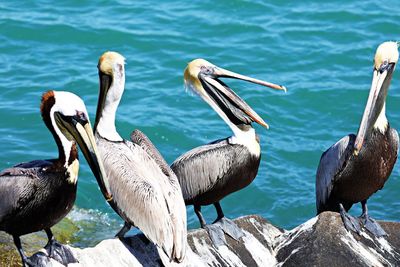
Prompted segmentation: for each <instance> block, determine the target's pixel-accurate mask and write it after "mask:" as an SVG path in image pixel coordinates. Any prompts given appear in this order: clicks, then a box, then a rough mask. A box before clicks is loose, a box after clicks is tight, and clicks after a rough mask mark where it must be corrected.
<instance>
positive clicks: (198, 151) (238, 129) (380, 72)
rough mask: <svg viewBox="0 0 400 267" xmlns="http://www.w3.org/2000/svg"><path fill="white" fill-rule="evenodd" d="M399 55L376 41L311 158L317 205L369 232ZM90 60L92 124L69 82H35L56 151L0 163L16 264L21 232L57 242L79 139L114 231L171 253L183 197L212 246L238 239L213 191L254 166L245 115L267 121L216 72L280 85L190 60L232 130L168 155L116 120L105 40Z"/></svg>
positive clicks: (71, 198)
mask: <svg viewBox="0 0 400 267" xmlns="http://www.w3.org/2000/svg"><path fill="white" fill-rule="evenodd" d="M398 58H399V53H398V43H396V42H385V43H382V44H381V45H380V46H379V47H378V48H377V50H376V54H375V57H374V65H373V77H372V83H371V88H370V92H369V96H368V100H367V104H366V106H365V110H364V114H363V116H362V118H361V123H360V126H359V129H358V132H357V134H356V135H354V134H349V135H347V136H345V137H343V138H342V139H340V140H339V141H338V142H336V143H335V144H334V145H332V146H331V147H330V148H329V149H328V150H326V151H325V152H324V153H323V154H322V156H321V159H320V162H319V166H318V169H317V174H316V208H317V214H319V213H321V212H324V211H335V212H339V213H340V215H341V218H342V220H343V224H344V226H345V228H346V229H347V230H348V231H350V232H355V233H358V234H360V232H361V230H362V228H365V229H367V230H368V231H369V232H370V233H371V234H373V235H374V236H376V237H381V236H385V235H386V233H385V231H384V230H383V229H382V227H381V226H380V225H379V224H378V223H377V222H376V221H375V220H374V219H372V218H371V217H370V216H369V215H368V209H367V200H368V199H369V197H370V196H371V195H372V194H373V193H375V192H376V191H378V190H380V189H382V188H383V186H384V184H385V182H386V181H387V179H388V178H389V176H390V174H391V172H392V169H393V167H394V164H395V162H396V160H397V154H398V145H399V136H398V133H397V131H396V130H395V129H393V128H391V126H390V124H389V122H388V120H387V118H386V115H385V112H386V109H385V107H386V105H385V102H386V97H387V94H388V91H389V85H390V82H391V79H392V75H393V72H394V70H395V67H396V64H397V61H398ZM97 68H98V74H99V82H100V90H99V98H98V104H97V112H96V119H95V123H94V127H93V129H92V128H91V124H90V121H89V115H88V113H87V111H86V107H85V104H84V103H83V101H82V99H81V98H79V97H78V96H76V95H75V94H73V93H70V92H64V91H48V92H45V93H44V94H43V96H42V101H41V105H40V112H41V115H42V118H43V121H44V123H45V125H46V127H47V128H48V130H49V131H50V132H51V134H52V135H53V138H54V140H55V142H56V144H57V148H58V157H57V158H56V159H48V160H33V161H31V162H24V163H19V164H17V165H15V166H13V167H11V168H8V169H5V170H3V171H2V172H0V195H1V199H0V230H1V231H5V232H7V233H8V234H10V235H11V236H12V237H13V240H14V243H15V246H16V247H17V249H18V252H19V254H20V256H21V259H22V264H23V265H24V266H35V263H34V262H32V261H31V259H30V258H29V257H28V256H27V255H26V254H25V252H24V250H23V248H22V246H21V241H20V236H21V235H25V234H29V233H32V232H36V231H41V230H44V231H45V232H46V234H47V237H48V243H47V245H46V247H47V248H49V251H50V253H49V257H52V256H53V253H56V251H54V250H55V248H53V247H54V244H55V243H57V241H56V239H55V238H54V236H53V234H52V231H51V227H52V226H54V225H55V224H57V223H58V222H59V221H60V220H61V219H62V218H64V217H65V216H66V215H67V214H68V212H69V211H70V210H71V209H72V207H73V205H74V202H75V198H76V192H77V181H78V172H79V160H78V147H79V148H80V149H81V150H82V153H83V155H84V157H85V159H86V161H87V163H88V164H89V166H90V168H91V170H92V172H93V175H94V177H95V178H96V181H97V182H98V184H99V187H100V191H101V193H102V194H103V196H104V198H105V200H106V201H107V202H108V203H109V205H110V206H111V207H112V209H114V211H115V212H116V213H117V214H118V215H119V216H120V217H121V219H122V220H123V222H124V225H123V227H122V228H121V230H120V231H119V232H118V233H116V237H118V238H120V239H121V240H123V238H124V235H125V234H126V232H127V231H129V229H130V228H131V227H132V226H134V227H137V228H138V229H139V230H140V231H142V232H143V234H144V235H145V236H146V237H147V239H148V240H149V241H151V242H152V243H153V244H154V245H155V246H156V247H157V250H158V252H159V254H160V257H161V256H162V257H161V258H163V257H164V258H167V259H168V261H171V262H175V263H180V262H182V261H183V260H184V259H185V254H186V250H187V247H188V244H187V238H186V236H187V225H186V207H185V205H193V207H194V212H195V214H196V215H197V217H198V219H199V222H200V225H201V227H202V228H204V229H206V230H207V232H208V234H209V236H210V238H211V240H212V242H213V245H214V246H223V245H225V244H226V240H225V234H227V235H229V236H230V237H232V238H233V239H236V240H238V239H240V238H241V237H242V236H243V232H242V230H241V229H240V227H239V226H237V225H236V224H235V223H234V222H233V221H231V220H229V219H228V218H226V217H225V215H224V213H223V211H222V207H221V205H220V201H221V200H222V199H223V198H224V197H225V196H227V195H229V194H231V193H233V192H236V191H238V190H241V189H243V188H244V187H246V186H248V185H249V184H250V183H251V182H252V181H253V180H254V178H255V177H256V175H257V172H258V168H259V165H260V161H261V147H260V139H259V137H258V135H257V134H256V132H255V129H254V128H253V127H252V123H253V122H255V123H258V124H260V125H261V126H263V127H265V128H268V124H267V123H266V122H265V121H264V120H263V119H262V118H261V117H260V116H259V115H258V114H257V113H256V112H255V111H254V110H253V109H252V108H251V107H250V106H249V105H248V104H247V103H246V102H245V101H244V100H243V99H242V98H240V97H239V96H238V95H237V94H236V93H235V92H234V91H233V90H232V89H231V88H230V87H229V86H228V85H227V84H225V83H224V82H223V81H222V80H221V79H224V78H231V79H239V80H243V81H247V82H251V83H255V84H258V85H260V86H265V87H269V88H272V89H276V90H283V91H286V88H285V87H284V86H281V85H276V84H273V83H269V82H265V81H262V80H258V79H254V78H250V77H247V76H244V75H240V74H237V73H234V72H231V71H228V70H225V69H223V68H220V67H218V66H215V65H213V64H212V63H210V62H208V61H206V60H204V59H196V60H193V61H191V62H190V63H189V64H188V66H187V68H186V69H185V71H184V82H185V86H186V88H188V89H189V90H191V91H193V92H195V93H196V94H197V95H199V96H200V97H201V98H202V99H203V100H204V101H205V102H207V103H208V104H209V105H210V106H211V107H212V108H213V109H214V111H215V112H217V113H218V115H219V116H220V117H221V118H222V119H223V120H224V122H225V123H226V124H227V125H228V126H229V127H230V128H231V130H232V132H233V134H232V136H230V137H225V138H222V139H218V140H216V141H213V142H210V143H208V144H205V145H202V146H200V147H196V148H192V149H191V150H189V151H188V152H186V153H184V154H183V155H181V156H180V157H178V158H177V159H176V160H175V161H174V162H173V163H172V164H171V165H168V164H167V162H166V161H165V160H164V158H163V157H162V155H161V154H160V152H159V151H158V150H157V148H156V147H155V146H154V145H153V143H152V142H151V141H150V139H149V138H148V137H147V136H146V135H145V134H144V133H143V132H141V131H140V130H134V131H133V132H132V133H131V135H130V140H126V139H123V138H122V137H121V136H120V135H119V133H118V132H117V130H116V127H115V116H116V111H117V108H118V105H119V102H120V100H121V97H122V94H123V92H124V88H125V58H124V57H123V56H122V55H120V54H119V53H116V52H105V53H104V54H103V55H102V56H101V57H100V59H99V62H98V65H97ZM188 149H189V148H188ZM356 203H361V205H362V215H361V216H360V217H353V216H351V215H350V214H349V213H348V211H349V209H350V208H351V207H352V205H353V204H356ZM211 204H213V205H214V206H215V209H216V213H217V218H216V220H215V221H214V222H213V223H212V224H207V223H206V221H205V219H204V217H203V215H202V213H201V207H202V206H207V205H211ZM57 244H58V243H57ZM58 246H62V245H61V244H58ZM161 254H162V255H161Z"/></svg>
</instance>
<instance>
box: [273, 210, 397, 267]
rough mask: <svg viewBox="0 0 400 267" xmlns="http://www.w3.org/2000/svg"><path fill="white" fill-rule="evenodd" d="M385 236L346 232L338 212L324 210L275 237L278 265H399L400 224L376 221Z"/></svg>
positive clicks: (364, 232)
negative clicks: (378, 236) (377, 236)
mask: <svg viewBox="0 0 400 267" xmlns="http://www.w3.org/2000/svg"><path fill="white" fill-rule="evenodd" d="M379 223H380V225H381V226H382V227H383V229H384V230H385V231H386V233H388V234H389V236H388V237H380V238H375V237H374V236H372V235H371V234H370V233H369V232H367V231H364V230H363V231H362V232H361V235H358V234H355V233H349V232H348V231H347V230H346V229H345V228H344V227H343V223H342V220H341V218H340V215H339V214H338V213H333V212H324V213H322V214H321V215H320V216H319V217H316V218H313V219H311V220H309V221H308V222H306V223H304V224H302V225H300V226H299V227H297V228H295V229H293V230H292V231H290V232H286V233H284V234H282V235H281V236H279V237H278V238H277V240H276V241H277V242H276V244H277V246H276V247H275V251H276V258H277V261H278V262H279V263H280V264H281V266H400V224H399V223H393V222H379Z"/></svg>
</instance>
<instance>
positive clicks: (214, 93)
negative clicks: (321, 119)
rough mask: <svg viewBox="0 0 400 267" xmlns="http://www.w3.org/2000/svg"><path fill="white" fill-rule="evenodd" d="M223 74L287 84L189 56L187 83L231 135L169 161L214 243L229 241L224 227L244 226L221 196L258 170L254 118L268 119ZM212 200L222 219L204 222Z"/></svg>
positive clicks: (233, 232) (236, 231) (231, 232)
mask: <svg viewBox="0 0 400 267" xmlns="http://www.w3.org/2000/svg"><path fill="white" fill-rule="evenodd" d="M219 78H233V79H240V80H244V81H248V82H252V83H256V84H260V85H263V86H268V87H271V88H274V89H279V90H286V88H285V87H283V86H279V85H275V84H272V83H268V82H264V81H261V80H256V79H253V78H250V77H246V76H243V75H240V74H236V73H233V72H231V71H228V70H225V69H222V68H219V67H217V66H215V65H213V64H211V63H210V62H207V61H206V60H203V59H196V60H193V61H192V62H190V63H189V64H188V66H187V68H186V70H185V73H184V80H185V85H186V87H187V88H189V89H191V90H193V91H194V92H195V93H197V94H198V95H200V96H201V97H202V98H203V99H204V101H206V102H207V103H208V104H209V105H210V106H211V107H212V108H213V109H214V110H215V111H216V112H217V113H218V115H220V116H221V118H222V119H223V120H224V121H225V123H226V124H228V126H229V127H230V128H231V129H232V131H233V134H234V135H233V136H231V137H228V138H225V139H220V140H217V141H214V142H212V143H209V144H207V145H203V146H200V147H197V148H194V149H192V150H190V151H189V152H187V153H185V154H183V155H181V156H180V157H179V158H178V159H176V160H175V161H174V163H173V164H172V165H171V168H172V170H173V171H174V172H175V173H176V175H177V177H178V180H179V183H180V185H181V188H182V193H183V197H184V199H185V203H186V205H193V206H194V211H195V213H196V215H197V217H198V218H199V221H200V224H201V227H202V228H206V229H207V231H208V232H209V234H210V237H211V239H212V240H213V242H214V244H216V245H219V244H223V243H224V242H225V238H224V235H223V233H222V232H221V231H225V232H226V233H228V234H229V235H230V236H232V237H233V238H235V239H238V238H240V236H241V235H242V232H241V231H240V229H239V228H238V227H237V226H236V225H235V224H234V223H233V222H232V221H230V220H228V219H227V218H225V217H224V213H223V211H222V208H221V205H220V203H219V201H220V200H221V199H222V198H224V197H225V196H227V195H229V194H231V193H233V192H236V191H238V190H240V189H242V188H244V187H246V186H247V185H249V184H250V183H251V182H252V181H253V179H254V178H255V177H256V175H257V171H258V167H259V165H260V158H261V151H260V144H259V139H258V136H257V135H256V133H255V131H254V128H253V127H252V126H251V123H252V122H256V123H258V124H260V125H262V126H264V127H266V128H268V125H267V123H265V122H264V120H263V119H262V118H261V117H260V116H259V115H258V114H257V113H256V112H255V111H253V109H252V108H251V107H250V106H249V105H248V104H247V103H246V102H244V101H243V100H242V99H241V98H240V97H239V96H238V95H237V94H235V92H233V91H232V90H231V89H230V88H229V87H228V86H227V85H226V84H224V83H223V82H222V81H221V80H220V79H219ZM210 204H214V206H215V208H216V211H217V214H218V217H217V219H216V220H215V221H214V223H216V222H218V221H219V222H220V224H221V226H222V227H219V225H217V224H215V225H206V221H205V220H204V218H203V216H202V214H201V206H205V205H210Z"/></svg>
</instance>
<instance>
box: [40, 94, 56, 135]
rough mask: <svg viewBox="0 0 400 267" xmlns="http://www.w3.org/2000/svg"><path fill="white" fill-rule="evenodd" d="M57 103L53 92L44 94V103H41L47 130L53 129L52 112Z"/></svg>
mask: <svg viewBox="0 0 400 267" xmlns="http://www.w3.org/2000/svg"><path fill="white" fill-rule="evenodd" d="M55 103H56V98H55V96H54V91H53V90H49V91H47V92H45V93H43V95H42V101H41V103H40V113H41V115H42V119H43V121H44V122H45V124H46V126H47V128H50V127H51V119H50V110H51V108H52V107H53V106H54V104H55Z"/></svg>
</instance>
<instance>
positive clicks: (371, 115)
mask: <svg viewBox="0 0 400 267" xmlns="http://www.w3.org/2000/svg"><path fill="white" fill-rule="evenodd" d="M394 67H395V64H394V63H390V64H388V65H387V66H386V67H384V68H380V69H379V70H377V69H375V70H374V73H373V78H372V84H371V89H370V91H369V96H368V100H367V105H366V106H365V110H364V114H363V117H362V119H361V123H360V128H359V129H358V133H357V137H356V141H355V143H354V155H356V156H357V155H358V154H359V153H360V150H361V148H362V146H363V144H364V140H365V137H366V136H367V135H368V133H369V132H370V131H371V129H372V128H373V126H374V124H375V122H376V120H377V118H378V116H379V113H380V112H381V111H382V108H383V106H384V104H385V100H386V95H387V92H388V89H389V85H390V81H391V78H392V74H393V71H394Z"/></svg>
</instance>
